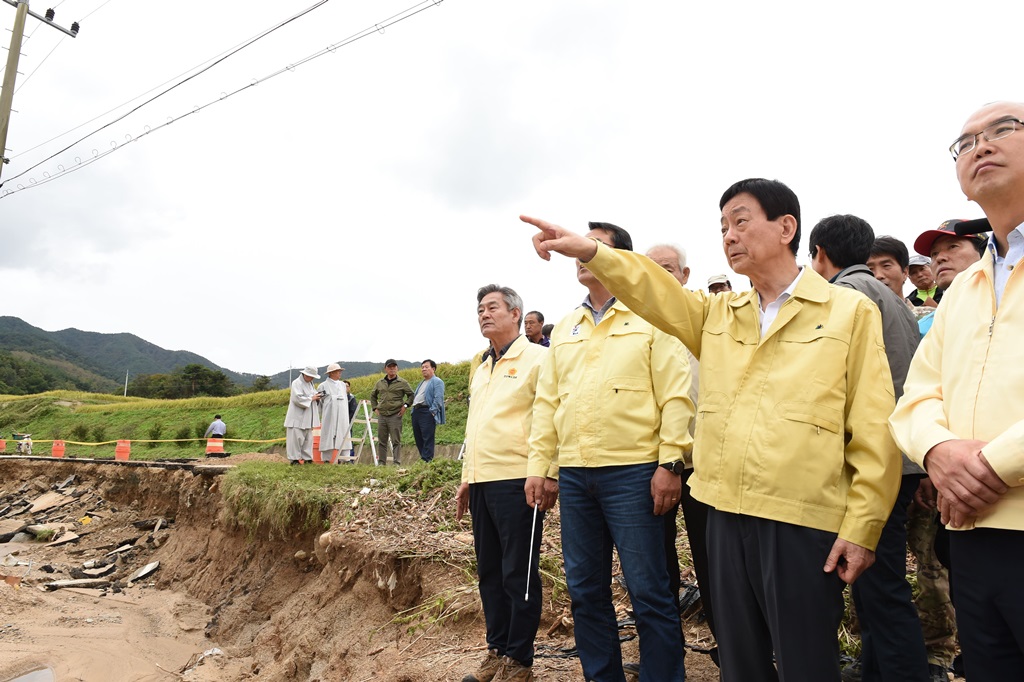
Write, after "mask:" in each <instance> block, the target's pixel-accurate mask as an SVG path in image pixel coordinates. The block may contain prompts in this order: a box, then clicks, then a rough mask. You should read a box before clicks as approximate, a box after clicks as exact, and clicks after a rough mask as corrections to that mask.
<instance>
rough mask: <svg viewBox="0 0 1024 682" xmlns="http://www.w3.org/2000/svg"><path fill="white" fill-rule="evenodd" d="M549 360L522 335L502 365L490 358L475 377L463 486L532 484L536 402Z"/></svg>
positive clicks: (544, 352) (512, 346)
mask: <svg viewBox="0 0 1024 682" xmlns="http://www.w3.org/2000/svg"><path fill="white" fill-rule="evenodd" d="M547 354H548V349H547V348H545V347H544V346H538V345H537V344H534V343H530V341H529V339H527V338H526V336H525V335H521V336H520V337H519V338H518V339H516V340H515V341H513V342H512V345H511V346H509V348H508V350H507V351H505V354H504V355H503V356H501V358H499V359H498V362H497V363H495V362H494V358H491V357H488V358H487V360H486V361H485V362H483V363H482V364H481V365H480V366H479V367H478V368H477V371H476V372H474V373H473V374H472V375H471V379H470V396H471V397H470V401H469V417H468V418H467V420H466V452H465V453H464V455H463V457H462V482H463V483H484V482H486V481H505V480H508V479H511V478H526V456H527V439H528V438H529V437H530V425H531V424H532V423H533V398H534V396H535V395H536V393H537V376H538V374H539V373H540V365H541V362H542V361H543V360H544V358H545V356H547ZM492 367H493V371H492V369H491V368H492Z"/></svg>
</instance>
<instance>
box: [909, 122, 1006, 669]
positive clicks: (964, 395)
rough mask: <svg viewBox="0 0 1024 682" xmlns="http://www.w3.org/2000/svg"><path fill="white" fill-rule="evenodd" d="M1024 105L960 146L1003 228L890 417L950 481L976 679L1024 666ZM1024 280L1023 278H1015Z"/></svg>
mask: <svg viewBox="0 0 1024 682" xmlns="http://www.w3.org/2000/svg"><path fill="white" fill-rule="evenodd" d="M1022 128H1024V104H1019V103H1008V102H997V103H993V104H989V105H986V106H985V107H982V108H981V109H979V110H978V111H977V112H976V113H975V114H973V115H972V116H971V117H970V118H969V119H968V121H967V123H966V124H965V125H964V128H963V131H962V132H963V134H961V136H960V137H959V138H957V140H956V141H955V142H954V143H953V145H952V146H951V147H950V151H951V153H952V154H953V158H954V159H955V161H956V174H957V178H958V180H959V181H960V188H961V190H963V192H964V194H965V195H966V196H967V198H968V199H970V200H972V201H974V202H976V203H977V204H978V205H979V206H981V208H982V209H983V210H984V211H985V215H986V216H987V217H988V220H989V222H990V223H991V227H992V235H991V236H990V238H989V247H988V249H987V250H986V253H985V254H984V256H983V257H982V259H981V260H980V261H978V262H977V263H974V264H973V265H971V266H970V267H968V268H967V269H966V270H964V271H963V272H962V273H961V274H960V275H958V276H957V277H956V279H955V280H954V281H953V283H952V285H951V286H950V287H949V288H948V289H947V290H946V293H945V296H944V297H943V299H942V305H940V306H939V307H938V309H937V310H936V314H935V321H934V324H933V326H932V329H931V331H930V332H929V333H928V334H927V335H926V336H925V337H924V339H923V340H922V342H921V345H920V347H919V349H918V352H917V355H915V357H914V360H913V362H912V363H911V366H910V372H909V374H908V376H907V381H906V384H905V386H904V394H903V397H902V398H901V399H900V401H899V403H898V405H897V407H896V411H895V412H894V413H893V415H892V417H891V419H890V424H891V426H892V430H893V434H894V435H895V436H896V439H897V442H898V443H899V444H900V445H901V446H902V447H903V449H904V451H905V452H906V453H907V454H908V455H910V457H911V458H913V459H915V460H917V461H918V462H919V463H921V464H922V465H923V466H924V467H925V469H926V470H927V472H928V475H929V477H930V478H931V480H932V482H933V483H934V485H935V487H936V489H937V490H938V507H939V512H940V513H941V515H942V520H943V522H944V523H946V524H947V526H948V527H949V528H950V529H951V530H953V531H956V532H952V533H950V558H951V561H952V577H953V581H952V582H953V597H954V602H955V604H956V618H957V627H958V630H959V633H960V645H961V648H962V650H963V654H964V664H965V667H966V673H967V679H969V680H971V682H996V681H1002V680H1019V679H1021V675H1022V672H1021V671H1022V670H1024V609H1022V608H1021V605H1022V604H1024V580H1021V576H1020V567H1021V565H1024V445H1022V443H1024V419H1022V416H1024V392H1022V391H1021V389H1020V387H1021V385H1022V384H1024V364H1022V363H1021V362H1020V338H1021V332H1022V331H1024V291H1022V290H1021V287H1024V282H1022V280H1021V277H1020V276H1019V275H1017V273H1016V270H1018V269H1019V267H1018V266H1019V265H1020V261H1021V258H1022V256H1024V234H1022V231H1024V134H1021V135H1016V134H1015V133H1017V132H1020V131H1021V129H1022ZM1014 277H1016V279H1014Z"/></svg>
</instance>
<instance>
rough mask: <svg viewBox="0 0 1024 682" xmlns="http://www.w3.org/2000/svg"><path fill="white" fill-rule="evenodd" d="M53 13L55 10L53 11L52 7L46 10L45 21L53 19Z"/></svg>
mask: <svg viewBox="0 0 1024 682" xmlns="http://www.w3.org/2000/svg"><path fill="white" fill-rule="evenodd" d="M55 14H56V12H54V11H53V9H52V8H51V9H48V10H46V20H47V21H53V17H54V15H55Z"/></svg>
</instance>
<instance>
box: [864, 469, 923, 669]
mask: <svg viewBox="0 0 1024 682" xmlns="http://www.w3.org/2000/svg"><path fill="white" fill-rule="evenodd" d="M921 478H922V477H921V476H920V475H908V476H904V477H903V481H902V482H901V483H900V490H899V494H898V495H897V497H896V505H895V506H894V507H893V510H892V513H891V514H890V515H889V519H888V520H887V521H886V522H885V526H884V527H883V528H882V537H881V538H880V539H879V541H878V547H877V548H876V549H875V563H874V564H873V565H872V566H871V568H869V569H868V570H866V571H865V572H864V573H863V574H861V576H860V577H859V578H857V581H856V582H855V583H854V584H853V588H852V590H851V591H852V593H853V602H854V604H855V605H856V607H857V618H858V619H859V621H860V641H861V644H862V649H861V679H862V680H863V682H882V681H884V682H928V653H927V651H925V647H924V634H923V633H922V631H921V619H920V618H919V617H918V615H917V609H916V608H915V607H914V602H913V597H912V595H911V592H910V584H909V583H908V582H907V507H908V506H909V505H910V502H911V500H913V499H914V491H915V490H917V485H918V483H919V482H920V481H921Z"/></svg>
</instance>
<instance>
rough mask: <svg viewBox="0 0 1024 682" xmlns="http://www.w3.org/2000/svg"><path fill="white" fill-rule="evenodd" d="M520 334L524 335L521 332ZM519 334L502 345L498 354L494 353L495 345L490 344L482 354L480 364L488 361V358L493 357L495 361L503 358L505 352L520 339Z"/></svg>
mask: <svg viewBox="0 0 1024 682" xmlns="http://www.w3.org/2000/svg"><path fill="white" fill-rule="evenodd" d="M519 336H522V334H520V335H519ZM519 336H517V337H516V338H514V339H512V340H511V341H509V342H508V343H506V344H505V345H504V346H502V347H501V348H500V349H499V350H498V354H497V355H495V354H494V346H488V347H487V350H486V351H484V354H483V355H481V356H480V364H483V363H485V362H487V358H493V361H494V362H497V361H498V360H501V359H502V358H503V357H505V353H507V352H508V349H509V348H511V347H512V344H513V343H515V342H516V341H518V340H519Z"/></svg>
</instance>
